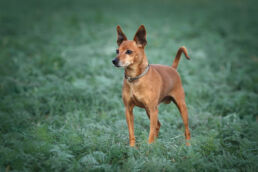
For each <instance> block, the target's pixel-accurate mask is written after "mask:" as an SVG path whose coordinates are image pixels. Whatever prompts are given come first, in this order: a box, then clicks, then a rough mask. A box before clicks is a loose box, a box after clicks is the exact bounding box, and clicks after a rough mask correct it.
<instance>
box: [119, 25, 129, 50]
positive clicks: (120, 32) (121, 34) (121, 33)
mask: <svg viewBox="0 0 258 172" xmlns="http://www.w3.org/2000/svg"><path fill="white" fill-rule="evenodd" d="M116 31H117V41H116V42H117V45H118V46H120V44H121V43H122V42H123V41H126V40H127V38H126V36H125V34H124V33H123V31H122V29H121V27H120V26H119V25H117V27H116Z"/></svg>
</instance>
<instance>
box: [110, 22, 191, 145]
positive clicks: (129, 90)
mask: <svg viewBox="0 0 258 172" xmlns="http://www.w3.org/2000/svg"><path fill="white" fill-rule="evenodd" d="M116 30H117V45H118V49H117V50H116V54H117V56H116V57H115V59H113V60H112V63H113V64H114V65H115V66H116V67H124V81H123V89H122V97H123V103H124V106H125V116H126V122H127V125H128V130H129V144H130V146H132V147H133V146H135V136H134V116H133V108H134V107H135V106H138V107H140V108H144V109H145V111H146V113H147V115H148V117H149V119H150V131H149V139H148V143H149V144H151V143H153V142H154V141H155V139H156V138H157V137H158V134H159V130H160V126H161V124H160V122H159V120H158V106H159V104H160V103H165V104H169V103H170V102H171V101H173V102H174V103H175V104H176V106H177V108H178V109H179V112H180V114H181V117H182V119H183V123H184V127H185V139H186V145H187V146H189V145H190V143H189V140H190V131H189V127H188V111H187V106H186V103H185V94H184V89H183V87H182V82H181V79H180V76H179V73H178V72H177V66H178V63H179V60H180V57H181V54H182V52H183V53H184V54H185V57H186V58H187V59H189V60H190V57H189V56H188V53H187V50H186V48H185V47H180V48H179V49H178V52H177V54H176V57H175V59H174V61H173V64H172V66H165V65H159V64H149V63H148V59H147V57H146V54H145V51H144V47H145V46H146V45H147V40H146V30H145V27H144V25H141V26H140V27H139V29H138V30H137V31H136V33H135V36H134V39H133V40H127V37H126V35H125V34H124V33H123V31H122V29H121V27H120V26H119V25H118V26H117V28H116Z"/></svg>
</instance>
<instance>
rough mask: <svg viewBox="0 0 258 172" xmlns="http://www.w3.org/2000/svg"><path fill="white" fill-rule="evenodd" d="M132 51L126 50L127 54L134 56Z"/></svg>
mask: <svg viewBox="0 0 258 172" xmlns="http://www.w3.org/2000/svg"><path fill="white" fill-rule="evenodd" d="M132 52H133V51H132V50H126V52H125V54H132Z"/></svg>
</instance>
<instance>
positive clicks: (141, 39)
mask: <svg viewBox="0 0 258 172" xmlns="http://www.w3.org/2000/svg"><path fill="white" fill-rule="evenodd" d="M133 40H134V41H135V42H136V44H137V45H138V46H139V47H145V45H146V44H147V40H146V30H145V27H144V26H143V25H141V26H140V27H139V29H138V30H137V32H136V33H135V36H134V39H133Z"/></svg>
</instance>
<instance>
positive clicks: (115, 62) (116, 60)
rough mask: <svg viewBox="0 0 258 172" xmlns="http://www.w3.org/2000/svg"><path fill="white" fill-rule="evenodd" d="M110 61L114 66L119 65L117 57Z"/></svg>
mask: <svg viewBox="0 0 258 172" xmlns="http://www.w3.org/2000/svg"><path fill="white" fill-rule="evenodd" d="M112 63H113V64H114V65H115V66H116V67H119V59H118V58H115V59H114V60H112Z"/></svg>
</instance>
